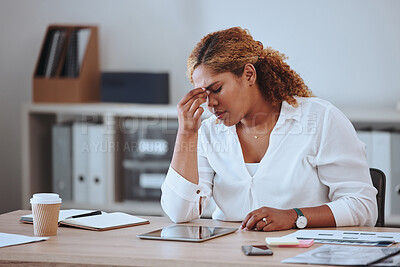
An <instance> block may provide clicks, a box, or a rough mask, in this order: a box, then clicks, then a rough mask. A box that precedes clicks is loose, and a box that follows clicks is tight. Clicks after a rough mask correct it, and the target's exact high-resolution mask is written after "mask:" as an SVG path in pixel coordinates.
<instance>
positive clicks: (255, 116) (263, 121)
mask: <svg viewBox="0 0 400 267" xmlns="http://www.w3.org/2000/svg"><path fill="white" fill-rule="evenodd" d="M280 109H281V105H277V106H272V105H271V104H270V103H268V102H266V101H264V102H263V104H262V105H257V104H256V105H254V106H253V108H252V109H251V110H250V111H249V112H248V113H247V114H246V115H245V116H244V117H243V118H242V119H241V120H240V122H239V124H241V125H240V126H241V127H243V128H244V129H248V130H249V131H251V133H253V134H254V135H257V134H264V133H265V132H268V131H269V130H272V129H273V128H274V126H275V124H276V122H277V121H278V118H279V114H280Z"/></svg>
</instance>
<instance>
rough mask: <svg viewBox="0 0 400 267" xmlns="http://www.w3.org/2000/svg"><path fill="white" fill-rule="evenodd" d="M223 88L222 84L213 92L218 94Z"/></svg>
mask: <svg viewBox="0 0 400 267" xmlns="http://www.w3.org/2000/svg"><path fill="white" fill-rule="evenodd" d="M221 90H222V86H221V87H220V88H218V89H216V90H213V91H212V92H213V93H216V94H217V93H219V92H221Z"/></svg>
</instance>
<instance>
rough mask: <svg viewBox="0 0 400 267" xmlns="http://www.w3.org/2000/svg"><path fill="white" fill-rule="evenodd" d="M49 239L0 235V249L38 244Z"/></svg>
mask: <svg viewBox="0 0 400 267" xmlns="http://www.w3.org/2000/svg"><path fill="white" fill-rule="evenodd" d="M47 239H49V238H48V237H32V236H26V235H15V234H7V233H0V248H2V247H7V246H14V245H21V244H26V243H31V242H38V241H42V240H47Z"/></svg>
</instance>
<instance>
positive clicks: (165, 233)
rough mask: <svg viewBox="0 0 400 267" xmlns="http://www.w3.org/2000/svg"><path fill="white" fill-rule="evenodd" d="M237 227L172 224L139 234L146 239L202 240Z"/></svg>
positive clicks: (229, 231) (234, 229)
mask: <svg viewBox="0 0 400 267" xmlns="http://www.w3.org/2000/svg"><path fill="white" fill-rule="evenodd" d="M236 230H237V228H225V227H209V226H198V225H171V226H168V227H165V228H162V229H158V230H155V231H152V232H149V233H145V234H141V235H138V237H139V238H144V239H159V240H174V241H191V242H201V241H204V240H208V239H211V238H214V237H218V236H222V235H226V234H230V233H233V232H235V231H236Z"/></svg>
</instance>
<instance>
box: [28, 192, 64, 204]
mask: <svg viewBox="0 0 400 267" xmlns="http://www.w3.org/2000/svg"><path fill="white" fill-rule="evenodd" d="M58 203H61V198H60V196H59V195H58V194H54V193H39V194H33V197H32V198H31V204H58Z"/></svg>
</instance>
